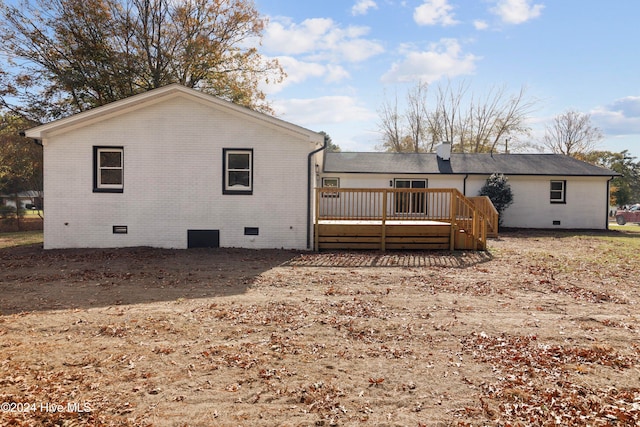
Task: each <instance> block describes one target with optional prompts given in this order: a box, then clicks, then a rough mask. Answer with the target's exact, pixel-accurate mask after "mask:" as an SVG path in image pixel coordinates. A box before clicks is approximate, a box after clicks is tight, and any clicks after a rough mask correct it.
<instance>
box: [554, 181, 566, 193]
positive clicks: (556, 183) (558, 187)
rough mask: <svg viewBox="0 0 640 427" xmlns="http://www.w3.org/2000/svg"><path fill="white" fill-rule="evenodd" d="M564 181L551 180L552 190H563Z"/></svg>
mask: <svg viewBox="0 0 640 427" xmlns="http://www.w3.org/2000/svg"><path fill="white" fill-rule="evenodd" d="M563 184H564V182H562V181H551V190H553V191H562V187H564V185H563Z"/></svg>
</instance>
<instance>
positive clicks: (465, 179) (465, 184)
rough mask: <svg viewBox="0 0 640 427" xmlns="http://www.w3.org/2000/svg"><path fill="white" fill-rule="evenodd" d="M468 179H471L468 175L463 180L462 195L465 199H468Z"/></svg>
mask: <svg viewBox="0 0 640 427" xmlns="http://www.w3.org/2000/svg"><path fill="white" fill-rule="evenodd" d="M467 178H469V174H466V175H465V176H464V179H463V180H462V195H463V196H465V197H467Z"/></svg>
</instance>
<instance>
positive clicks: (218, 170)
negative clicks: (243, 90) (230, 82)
mask: <svg viewBox="0 0 640 427" xmlns="http://www.w3.org/2000/svg"><path fill="white" fill-rule="evenodd" d="M25 134H26V136H27V137H29V138H33V139H36V140H40V141H42V144H43V146H44V194H45V197H46V212H45V223H44V247H45V248H46V249H50V248H82V247H126V246H154V247H163V248H187V247H198V246H221V247H247V248H291V249H306V248H308V247H310V244H311V242H310V241H309V239H310V237H309V236H310V235H312V233H311V228H310V227H311V225H312V224H313V221H310V218H309V215H310V213H311V212H313V209H312V207H311V206H309V203H312V201H313V200H314V198H313V197H309V194H310V193H309V192H310V191H312V187H313V179H312V178H313V176H315V171H311V170H310V169H311V165H310V163H311V160H312V156H311V155H310V154H311V153H312V152H314V151H316V150H318V149H319V148H321V147H322V144H323V140H324V139H323V136H322V135H321V134H318V133H315V132H312V131H310V130H307V129H304V128H301V127H299V126H296V125H293V124H291V123H287V122H284V121H282V120H279V119H276V118H274V117H271V116H268V115H265V114H261V113H257V112H254V111H251V110H249V109H245V108H242V107H239V106H237V105H234V104H232V103H229V102H226V101H222V100H220V99H218V98H215V97H212V96H209V95H206V94H203V93H201V92H198V91H194V90H191V89H187V88H185V87H182V86H179V85H171V86H166V87H164V88H160V89H156V90H153V91H150V92H146V93H144V94H141V95H137V96H133V97H131V98H127V99H124V100H121V101H118V102H115V103H112V104H109V105H106V106H103V107H99V108H95V109H93V110H90V111H86V112H83V113H80V114H76V115H74V116H71V117H68V118H65V119H62V120H58V121H55V122H52V123H49V124H45V125H42V126H39V127H36V128H33V129H30V130H28V131H27V132H26V133H25ZM310 172H313V175H312V174H311V173H310ZM310 176H311V177H310Z"/></svg>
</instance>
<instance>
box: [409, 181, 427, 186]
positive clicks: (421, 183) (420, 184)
mask: <svg viewBox="0 0 640 427" xmlns="http://www.w3.org/2000/svg"><path fill="white" fill-rule="evenodd" d="M411 188H427V183H426V182H425V181H411Z"/></svg>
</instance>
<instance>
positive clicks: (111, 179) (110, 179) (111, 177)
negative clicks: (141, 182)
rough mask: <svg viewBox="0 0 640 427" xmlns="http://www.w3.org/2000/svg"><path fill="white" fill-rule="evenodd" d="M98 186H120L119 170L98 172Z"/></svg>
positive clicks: (120, 173) (120, 175)
mask: <svg viewBox="0 0 640 427" xmlns="http://www.w3.org/2000/svg"><path fill="white" fill-rule="evenodd" d="M100 184H103V185H122V170H121V169H102V170H101V171H100Z"/></svg>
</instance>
